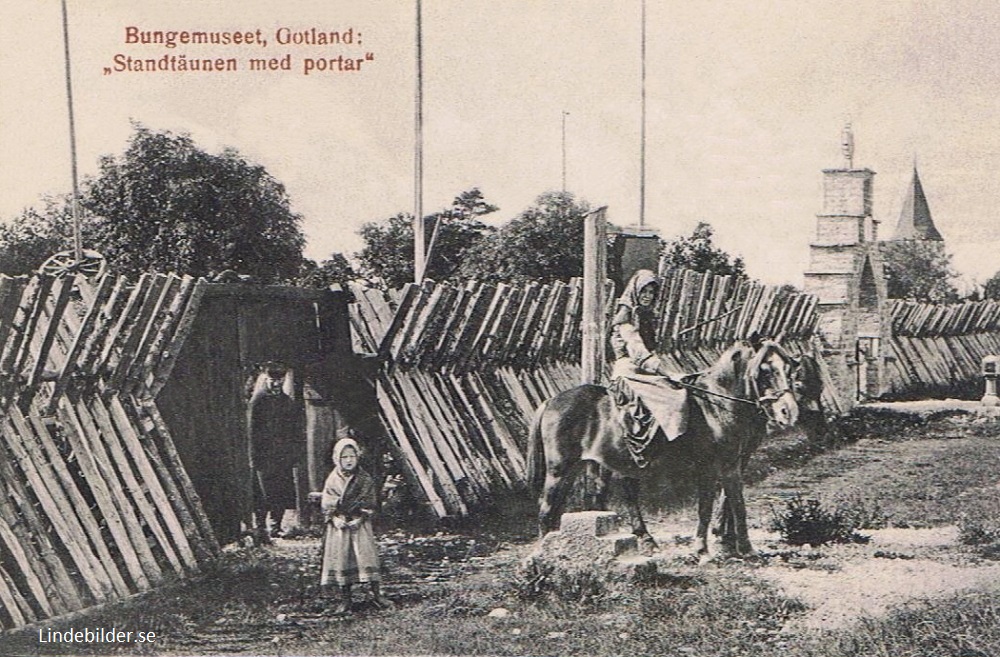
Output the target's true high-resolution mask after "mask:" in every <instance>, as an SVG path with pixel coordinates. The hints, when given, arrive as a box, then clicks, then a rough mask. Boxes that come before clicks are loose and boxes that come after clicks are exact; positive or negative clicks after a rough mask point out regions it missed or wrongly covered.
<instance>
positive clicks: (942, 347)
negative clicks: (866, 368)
mask: <svg viewBox="0 0 1000 657" xmlns="http://www.w3.org/2000/svg"><path fill="white" fill-rule="evenodd" d="M889 317H890V320H891V322H892V325H891V326H892V329H891V330H892V340H891V344H890V345H889V349H890V358H889V360H888V362H887V366H886V374H887V376H886V394H887V395H888V396H892V397H904V396H907V395H910V394H912V393H914V392H930V393H935V392H936V393H942V394H945V393H947V392H948V391H950V390H954V389H955V388H956V387H963V386H964V387H975V386H976V385H978V384H979V383H980V381H981V380H982V375H981V374H980V367H981V363H982V359H983V357H984V356H986V355H989V354H1000V303H998V302H996V301H976V302H967V303H957V304H930V303H918V302H913V301H894V302H892V306H891V307H890V309H889Z"/></svg>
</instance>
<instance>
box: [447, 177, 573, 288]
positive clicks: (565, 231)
mask: <svg viewBox="0 0 1000 657" xmlns="http://www.w3.org/2000/svg"><path fill="white" fill-rule="evenodd" d="M588 212H590V205H589V204H588V203H587V202H586V201H583V200H577V199H576V198H575V197H574V196H573V194H571V193H569V192H546V193H544V194H542V195H541V196H539V197H538V198H537V199H536V200H535V203H534V205H532V206H531V207H529V208H528V209H526V210H525V211H524V212H522V213H521V214H519V215H518V216H517V217H516V218H514V219H513V220H511V221H510V222H508V223H507V224H505V225H504V226H502V227H501V228H500V229H499V230H498V231H496V232H495V233H493V234H492V235H490V236H488V237H487V238H486V239H484V240H482V241H481V242H480V243H479V244H478V245H477V246H476V247H475V248H474V249H472V250H471V251H470V253H469V254H468V257H466V259H465V262H464V263H462V267H461V269H460V275H461V276H462V277H465V278H476V279H479V280H487V281H508V282H523V281H526V280H536V281H552V280H568V279H570V278H572V277H574V276H580V275H582V274H583V217H584V215H586V214H587V213H588Z"/></svg>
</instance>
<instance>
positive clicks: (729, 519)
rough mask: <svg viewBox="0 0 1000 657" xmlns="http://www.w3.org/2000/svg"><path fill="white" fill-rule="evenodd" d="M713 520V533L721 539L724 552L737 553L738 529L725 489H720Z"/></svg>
mask: <svg viewBox="0 0 1000 657" xmlns="http://www.w3.org/2000/svg"><path fill="white" fill-rule="evenodd" d="M713 518H714V520H713V523H714V526H713V528H712V533H713V534H715V535H716V536H718V537H719V540H720V541H721V542H722V547H723V549H724V550H727V551H729V552H736V527H735V522H734V518H733V508H732V505H730V504H729V498H728V497H726V491H725V489H724V488H720V489H719V495H718V499H717V500H716V506H715V514H714V516H713Z"/></svg>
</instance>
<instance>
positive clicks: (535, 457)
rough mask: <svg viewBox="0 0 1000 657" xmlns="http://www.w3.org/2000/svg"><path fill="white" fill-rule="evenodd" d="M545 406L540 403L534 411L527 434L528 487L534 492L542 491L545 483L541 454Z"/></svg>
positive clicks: (543, 462)
mask: <svg viewBox="0 0 1000 657" xmlns="http://www.w3.org/2000/svg"><path fill="white" fill-rule="evenodd" d="M546 406H548V402H547V401H545V402H542V405H541V406H539V407H538V410H536V411H535V419H534V420H533V421H532V423H531V431H529V432H528V454H527V457H528V464H527V465H528V467H527V470H528V472H527V476H528V486H530V487H531V489H532V490H534V491H536V492H537V491H540V490H542V484H543V482H544V481H545V456H544V454H543V453H542V448H543V445H542V416H543V415H544V414H545V408H546Z"/></svg>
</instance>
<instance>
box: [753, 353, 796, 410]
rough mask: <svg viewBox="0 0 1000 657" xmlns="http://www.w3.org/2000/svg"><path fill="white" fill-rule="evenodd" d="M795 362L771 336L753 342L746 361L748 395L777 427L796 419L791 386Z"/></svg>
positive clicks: (794, 400) (794, 399)
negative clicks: (749, 356)
mask: <svg viewBox="0 0 1000 657" xmlns="http://www.w3.org/2000/svg"><path fill="white" fill-rule="evenodd" d="M796 365H797V363H796V361H795V359H794V358H792V357H791V356H790V355H789V354H788V352H786V351H785V350H784V349H783V348H782V347H781V345H779V344H778V343H777V342H774V341H773V340H764V341H761V342H759V343H758V344H755V345H754V354H753V356H752V357H751V358H750V360H749V362H748V363H747V369H746V375H745V376H746V383H747V394H748V396H749V397H750V398H751V400H753V401H754V402H756V404H757V406H758V408H760V409H761V410H762V411H763V412H764V414H765V415H766V416H767V419H768V420H770V421H771V422H773V423H774V424H776V425H777V426H778V427H780V428H788V427H791V426H793V425H794V424H795V423H796V422H797V421H798V419H799V405H798V402H797V401H796V398H795V394H794V392H793V389H792V372H793V371H794V369H795V367H796Z"/></svg>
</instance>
